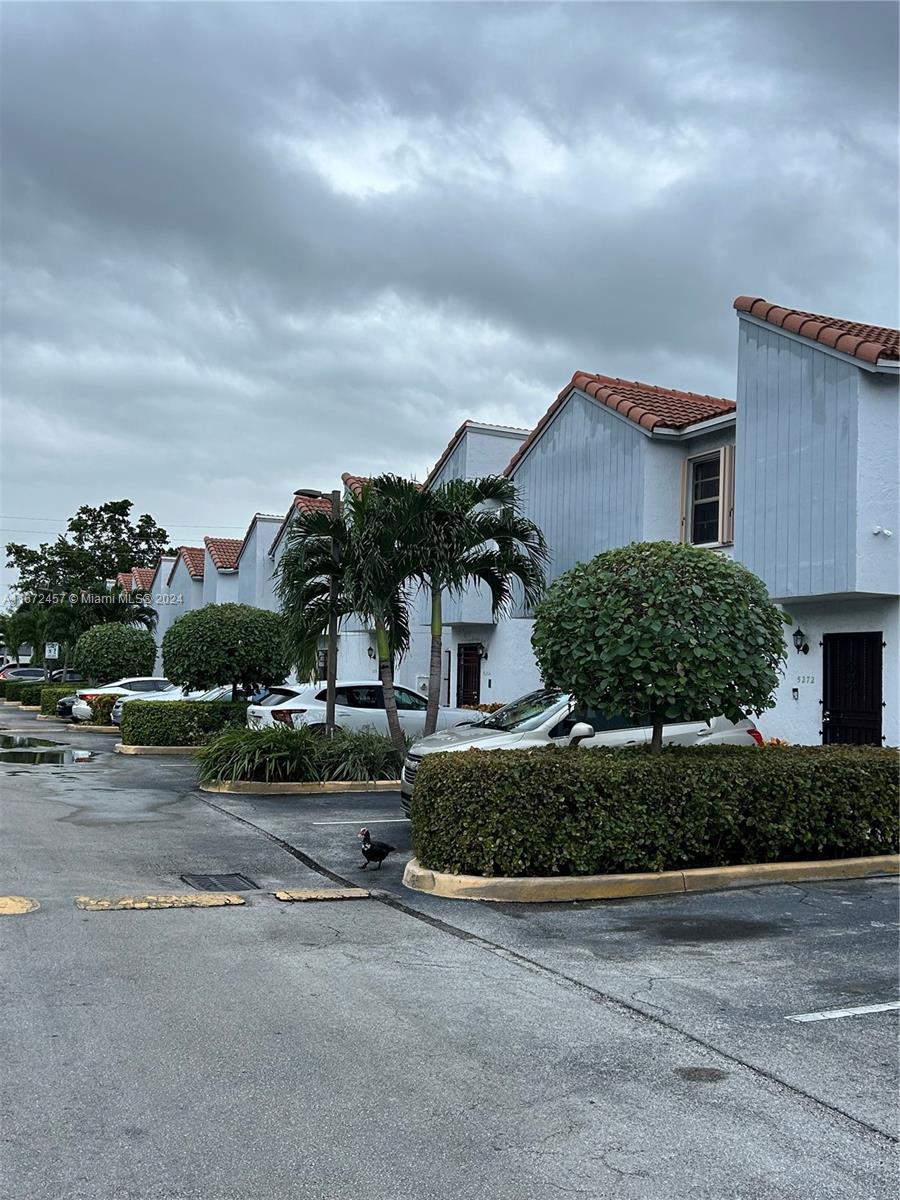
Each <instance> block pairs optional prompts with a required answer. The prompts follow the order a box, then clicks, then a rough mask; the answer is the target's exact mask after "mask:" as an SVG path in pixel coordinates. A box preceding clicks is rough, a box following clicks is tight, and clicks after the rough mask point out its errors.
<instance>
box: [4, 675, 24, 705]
mask: <svg viewBox="0 0 900 1200" xmlns="http://www.w3.org/2000/svg"><path fill="white" fill-rule="evenodd" d="M30 686H31V683H30V681H29V682H28V683H25V682H23V681H22V680H21V679H10V680H8V681H7V683H6V686H5V687H4V689H3V698H4V700H15V702H16V703H17V704H23V703H24V701H23V700H22V693H23V692H24V690H25V688H27V687H30Z"/></svg>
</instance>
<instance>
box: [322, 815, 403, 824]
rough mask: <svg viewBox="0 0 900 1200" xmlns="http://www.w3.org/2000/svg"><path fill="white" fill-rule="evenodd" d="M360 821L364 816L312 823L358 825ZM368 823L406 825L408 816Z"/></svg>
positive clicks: (363, 819)
mask: <svg viewBox="0 0 900 1200" xmlns="http://www.w3.org/2000/svg"><path fill="white" fill-rule="evenodd" d="M360 821H363V822H364V821H365V818H364V817H358V818H357V819H356V820H355V821H313V825H359V823H360ZM369 824H370V825H408V824H409V817H393V818H391V820H383V821H370V822H369Z"/></svg>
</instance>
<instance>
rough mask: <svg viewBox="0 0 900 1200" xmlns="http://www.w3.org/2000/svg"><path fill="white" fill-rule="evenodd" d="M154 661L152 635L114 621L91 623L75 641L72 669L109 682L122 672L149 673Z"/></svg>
mask: <svg viewBox="0 0 900 1200" xmlns="http://www.w3.org/2000/svg"><path fill="white" fill-rule="evenodd" d="M155 662H156V641H155V640H154V637H153V634H152V633H148V632H147V630H146V629H136V628H135V627H134V626H132V625H122V624H120V623H119V622H117V621H114V622H110V623H109V624H106V625H95V626H94V628H93V629H88V630H87V632H85V633H83V634H82V635H81V637H80V638H79V639H78V641H77V642H76V643H75V654H74V656H73V665H74V667H75V669H76V671H79V672H80V673H81V674H82V675H83V676H84V677H85V679H94V680H96V681H97V682H98V683H112V682H113V681H114V680H116V679H121V678H123V676H126V675H150V674H151V673H152V671H153V664H154V663H155Z"/></svg>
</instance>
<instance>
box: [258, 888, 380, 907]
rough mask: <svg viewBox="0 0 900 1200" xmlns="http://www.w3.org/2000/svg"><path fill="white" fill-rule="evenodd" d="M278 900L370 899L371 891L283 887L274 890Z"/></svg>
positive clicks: (293, 901) (363, 889)
mask: <svg viewBox="0 0 900 1200" xmlns="http://www.w3.org/2000/svg"><path fill="white" fill-rule="evenodd" d="M272 895H273V896H274V897H275V899H276V900H284V901H285V902H287V903H296V902H300V903H302V902H303V901H305V900H368V898H369V893H368V892H367V891H366V889H365V888H355V887H349V888H346V887H333V888H282V889H281V891H278V892H273V893H272Z"/></svg>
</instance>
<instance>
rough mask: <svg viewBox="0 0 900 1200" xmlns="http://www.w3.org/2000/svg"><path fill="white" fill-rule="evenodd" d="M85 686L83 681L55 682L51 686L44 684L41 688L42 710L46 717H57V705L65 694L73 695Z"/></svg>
mask: <svg viewBox="0 0 900 1200" xmlns="http://www.w3.org/2000/svg"><path fill="white" fill-rule="evenodd" d="M83 686H84V685H83V684H81V683H53V684H50V685H49V686H47V685H46V684H44V686H43V687H42V688H41V698H40V705H41V712H42V713H43V714H44V716H46V717H55V716H56V705H57V704H58V702H59V701H60V700H62V698H63V696H72V695H74V694H75V691H76V690H77V689H78V688H80V687H83Z"/></svg>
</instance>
